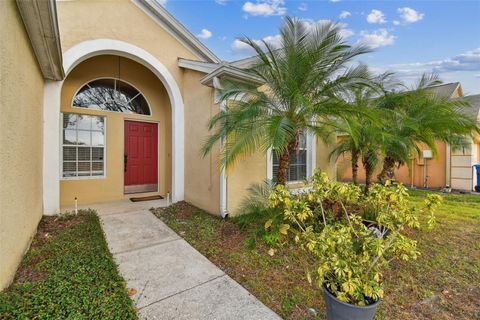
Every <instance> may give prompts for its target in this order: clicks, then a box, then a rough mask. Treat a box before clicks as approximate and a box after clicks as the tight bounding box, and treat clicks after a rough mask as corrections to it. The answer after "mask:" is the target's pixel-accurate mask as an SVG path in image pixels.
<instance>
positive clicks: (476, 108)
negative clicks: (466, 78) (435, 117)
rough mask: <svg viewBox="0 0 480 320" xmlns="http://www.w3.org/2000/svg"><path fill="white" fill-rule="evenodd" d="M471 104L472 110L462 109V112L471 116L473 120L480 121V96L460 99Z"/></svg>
mask: <svg viewBox="0 0 480 320" xmlns="http://www.w3.org/2000/svg"><path fill="white" fill-rule="evenodd" d="M458 99H461V100H463V101H467V102H468V103H470V108H462V112H463V113H465V114H466V115H469V116H471V117H472V118H473V119H479V120H480V94H476V95H471V96H466V97H462V98H458Z"/></svg>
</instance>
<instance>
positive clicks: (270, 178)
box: [267, 148, 273, 181]
mask: <svg viewBox="0 0 480 320" xmlns="http://www.w3.org/2000/svg"><path fill="white" fill-rule="evenodd" d="M267 180H268V181H273V150H272V148H268V150H267Z"/></svg>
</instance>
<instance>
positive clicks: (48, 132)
mask: <svg viewBox="0 0 480 320" xmlns="http://www.w3.org/2000/svg"><path fill="white" fill-rule="evenodd" d="M61 88H62V82H61V81H48V80H47V81H46V82H45V86H44V98H43V213H44V214H45V215H53V214H57V213H59V212H60V139H61V136H60V123H61V120H60V92H61Z"/></svg>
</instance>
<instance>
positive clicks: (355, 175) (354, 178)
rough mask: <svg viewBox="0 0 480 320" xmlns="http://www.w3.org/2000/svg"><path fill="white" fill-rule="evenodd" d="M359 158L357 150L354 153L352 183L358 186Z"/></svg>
mask: <svg viewBox="0 0 480 320" xmlns="http://www.w3.org/2000/svg"><path fill="white" fill-rule="evenodd" d="M358 158H359V153H358V151H356V150H353V151H352V181H353V184H355V185H357V184H358Z"/></svg>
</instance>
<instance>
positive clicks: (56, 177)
mask: <svg viewBox="0 0 480 320" xmlns="http://www.w3.org/2000/svg"><path fill="white" fill-rule="evenodd" d="M102 55H103V56H105V55H109V56H116V57H123V58H128V59H129V60H133V61H135V62H136V63H138V64H141V65H142V66H143V67H145V68H147V69H148V70H149V71H150V72H152V73H153V74H154V75H155V76H156V77H157V78H158V80H160V82H161V83H162V84H163V88H164V90H165V93H166V95H167V96H168V100H169V104H170V107H171V110H170V119H171V120H170V122H171V159H170V160H171V165H170V166H171V196H172V200H173V201H180V200H183V197H184V154H183V152H184V125H183V123H184V108H183V99H182V96H181V93H180V89H179V87H178V85H177V83H176V81H175V79H174V78H173V76H172V75H171V73H170V72H169V71H168V70H167V68H166V67H165V66H164V65H163V64H162V63H161V62H160V61H159V60H158V59H156V58H155V57H154V56H152V55H151V54H150V53H148V52H147V51H145V50H143V49H141V48H139V47H136V46H134V45H131V44H129V43H126V42H123V41H118V40H110V39H98V40H91V41H85V42H82V43H80V44H77V45H76V46H74V47H72V48H70V49H69V50H68V51H67V52H65V54H64V57H63V59H64V62H63V64H64V70H65V73H66V75H67V79H68V75H69V74H70V73H71V72H72V71H73V70H74V69H75V67H77V66H78V65H79V64H81V63H82V62H84V61H86V60H87V59H90V58H92V57H97V56H102ZM64 83H65V80H64V81H59V82H58V81H55V82H54V81H51V82H47V83H46V85H45V94H44V212H45V214H55V213H57V212H59V210H60V178H61V176H62V172H61V168H62V163H61V161H62V159H61V141H62V137H61V132H62V127H61V123H62V121H61V119H60V117H61V106H62V102H61V99H62V87H63V85H64Z"/></svg>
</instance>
